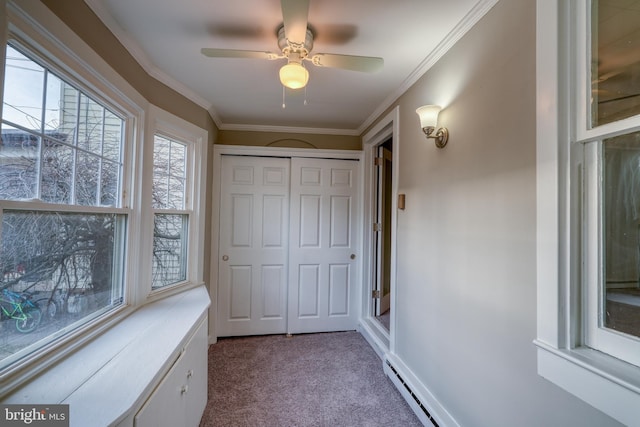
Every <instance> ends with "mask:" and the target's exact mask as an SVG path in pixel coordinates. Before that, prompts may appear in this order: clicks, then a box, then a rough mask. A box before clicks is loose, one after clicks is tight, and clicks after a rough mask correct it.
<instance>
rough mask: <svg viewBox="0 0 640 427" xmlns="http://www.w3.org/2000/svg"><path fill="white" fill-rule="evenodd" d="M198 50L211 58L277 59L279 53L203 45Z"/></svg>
mask: <svg viewBox="0 0 640 427" xmlns="http://www.w3.org/2000/svg"><path fill="white" fill-rule="evenodd" d="M200 52H201V53H202V54H203V55H204V56H209V57H211V58H255V59H278V58H281V57H282V56H281V55H278V54H276V53H272V52H264V51H259V50H237V49H215V48H208V47H203V48H202V49H200Z"/></svg>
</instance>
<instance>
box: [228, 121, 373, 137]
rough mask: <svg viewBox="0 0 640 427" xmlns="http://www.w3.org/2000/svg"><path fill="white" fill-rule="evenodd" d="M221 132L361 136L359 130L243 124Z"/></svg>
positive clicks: (233, 125)
mask: <svg viewBox="0 0 640 427" xmlns="http://www.w3.org/2000/svg"><path fill="white" fill-rule="evenodd" d="M218 128H219V129H220V130H231V131H246V132H283V133H305V134H318V135H344V136H360V134H361V132H360V131H359V130H358V129H327V128H308V127H293V126H268V125H241V124H223V125H221V126H219V127H218Z"/></svg>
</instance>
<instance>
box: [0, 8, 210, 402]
mask: <svg viewBox="0 0 640 427" xmlns="http://www.w3.org/2000/svg"><path fill="white" fill-rule="evenodd" d="M14 38H15V39H17V40H19V41H21V44H23V45H24V46H26V47H27V48H28V49H29V50H31V51H33V52H34V53H35V54H36V55H37V56H38V57H39V58H41V59H42V60H43V61H44V62H45V63H46V64H47V66H48V67H50V68H51V70H53V71H55V72H56V73H57V74H58V75H60V76H64V77H65V78H68V79H69V82H70V83H73V84H76V85H78V86H79V87H81V88H82V90H83V91H85V90H86V93H87V94H90V95H92V96H95V97H96V99H99V100H100V101H101V102H104V104H105V105H106V106H107V107H109V108H110V109H112V110H113V111H115V112H117V113H118V114H119V115H121V116H122V117H124V118H125V121H126V124H125V126H126V133H125V135H124V142H123V147H124V152H123V158H122V162H123V164H124V166H123V173H122V184H121V188H122V202H121V207H120V208H118V209H120V210H122V211H123V212H126V213H127V214H128V220H127V230H126V233H127V237H126V256H125V266H124V277H123V281H124V304H122V305H121V306H120V307H118V309H116V310H112V311H110V312H109V313H108V314H107V315H105V316H102V317H99V318H97V319H95V321H93V322H90V323H89V324H86V325H83V326H82V327H80V328H78V329H76V330H74V331H73V332H72V333H70V334H68V335H66V336H65V337H64V338H63V339H60V340H56V341H54V342H52V343H49V344H48V345H47V346H45V347H43V348H41V349H39V350H37V351H35V352H33V353H31V354H30V355H28V356H27V357H24V358H22V359H20V360H19V361H17V362H16V363H14V364H13V365H11V366H10V368H9V369H6V370H4V371H3V372H1V373H0V396H4V395H6V394H8V393H11V391H12V390H15V389H16V388H17V387H18V386H20V385H21V384H23V383H24V382H25V381H27V380H29V379H31V378H33V377H35V376H36V375H38V374H39V373H41V372H42V371H44V370H46V369H49V368H50V367H51V366H52V365H53V364H54V363H55V362H57V361H60V360H62V359H64V358H66V357H69V356H70V355H71V353H72V352H74V351H77V350H78V349H80V348H81V347H82V346H84V345H85V344H87V343H89V342H94V343H95V342H96V340H100V339H102V338H103V337H102V336H101V335H103V334H105V332H107V331H108V329H109V328H111V327H113V326H115V325H117V324H118V323H120V322H121V321H123V320H124V319H125V318H126V317H127V316H129V315H130V314H131V313H132V312H133V311H135V310H136V309H138V308H140V307H141V306H143V305H145V304H148V303H151V302H153V301H155V300H159V299H161V298H164V297H167V296H169V295H173V294H177V293H179V292H182V291H186V290H188V289H191V288H195V287H196V286H198V285H201V284H202V283H203V268H204V260H203V259H202V258H203V257H202V256H201V254H203V253H204V230H205V206H206V205H205V203H206V188H205V183H206V174H207V172H206V165H207V157H208V154H207V146H208V132H207V131H206V130H204V129H201V128H199V127H197V126H195V125H193V124H191V123H189V122H187V121H185V120H183V119H180V118H178V117H176V116H173V115H172V114H169V113H167V112H165V111H163V110H161V109H159V108H156V107H154V106H150V104H149V103H148V101H147V100H146V99H145V98H144V97H143V96H142V95H140V94H139V93H138V92H137V91H136V90H135V89H134V88H133V87H132V86H131V85H130V84H129V83H128V82H127V81H126V80H124V79H123V78H122V76H120V75H119V74H118V73H117V72H115V71H114V70H113V69H112V68H111V66H110V65H109V64H108V63H107V62H105V61H104V59H102V58H101V57H100V56H99V55H98V54H97V53H95V52H94V51H93V50H92V49H91V48H90V47H89V46H88V45H86V44H85V43H84V42H83V41H82V40H81V39H80V38H79V37H78V36H77V35H76V34H75V33H73V32H72V31H71V30H70V29H69V28H68V27H67V26H66V25H65V24H64V23H63V22H62V21H61V20H59V19H58V18H57V17H55V15H53V13H52V12H51V11H50V10H49V9H48V8H46V6H44V5H43V4H42V3H41V2H39V1H12V0H0V57H1V58H2V59H0V99H2V89H3V84H2V82H3V81H4V76H3V74H4V57H5V52H4V50H5V46H6V43H7V41H8V40H9V39H14ZM1 109H2V104H1V103H0V113H1ZM156 129H159V130H161V131H162V132H163V133H169V134H175V135H177V136H179V137H181V139H185V138H186V139H187V140H189V141H190V143H192V144H193V156H192V157H191V162H192V163H191V165H190V166H191V169H192V172H193V174H192V177H193V181H192V185H191V186H190V192H191V193H190V194H189V198H190V200H191V203H192V204H191V209H192V213H191V215H192V217H191V219H190V224H189V248H188V251H189V254H191V256H189V257H188V259H189V261H188V262H189V265H188V277H187V281H186V282H183V283H182V284H181V285H180V286H172V287H170V289H166V290H165V289H160V290H158V291H157V292H151V261H150V259H151V253H152V252H151V251H152V244H153V242H152V234H153V229H152V227H151V228H149V227H147V226H146V224H149V218H151V219H153V210H152V209H151V206H150V203H149V199H148V198H147V197H150V194H151V184H152V174H153V134H154V132H155V131H156ZM42 204H43V205H46V206H43V208H47V209H49V210H51V209H58V208H60V209H61V210H65V209H67V208H65V206H60V205H49V204H44V203H42ZM2 207H10V206H9V205H8V204H5V203H4V202H3V206H2ZM2 207H0V208H2ZM85 208H86V207H83V208H81V209H82V210H87V211H91V210H92V209H94V208H91V207H89V208H86V209H85ZM99 209H101V208H98V210H99ZM105 339H106V340H107V341H106V342H109V339H108V334H107V335H106V338H105ZM97 368H99V366H94V367H89V368H87V369H85V370H84V373H85V374H87V371H90V370H91V369H97ZM94 373H95V372H94ZM83 378H84V379H86V376H85V377H83ZM76 379H77V378H76Z"/></svg>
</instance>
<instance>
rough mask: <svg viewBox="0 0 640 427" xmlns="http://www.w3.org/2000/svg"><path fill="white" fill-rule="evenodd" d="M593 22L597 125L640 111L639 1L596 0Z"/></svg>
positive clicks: (594, 106)
mask: <svg viewBox="0 0 640 427" xmlns="http://www.w3.org/2000/svg"><path fill="white" fill-rule="evenodd" d="M591 25H592V30H591V34H592V44H593V46H592V61H591V62H592V64H593V65H592V83H591V84H592V126H594V127H595V126H599V125H602V124H605V123H610V122H613V121H616V120H620V119H624V118H627V117H631V116H634V115H636V114H640V56H639V55H638V49H640V1H638V0H629V1H620V0H598V1H594V2H593V10H592V24H591Z"/></svg>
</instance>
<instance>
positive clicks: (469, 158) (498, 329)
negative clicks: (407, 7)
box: [394, 0, 617, 427]
mask: <svg viewBox="0 0 640 427" xmlns="http://www.w3.org/2000/svg"><path fill="white" fill-rule="evenodd" d="M535 15H536V2H535V1H531V0H503V1H500V2H498V3H497V5H496V6H494V8H493V9H492V10H491V11H490V12H489V13H488V14H487V15H486V16H485V17H484V18H483V19H481V20H480V21H479V23H478V24H477V25H476V26H475V27H474V28H472V29H471V30H470V31H469V32H468V33H467V34H466V35H465V36H464V37H463V38H462V39H461V40H460V41H459V42H458V43H457V44H456V45H455V46H454V47H453V48H452V49H451V50H450V51H449V52H448V53H447V54H446V55H444V57H443V58H442V59H441V60H440V61H439V62H438V63H437V64H436V65H435V66H434V67H432V68H431V69H430V70H429V71H428V72H427V73H426V75H424V76H423V77H422V78H421V79H420V80H419V81H418V82H417V83H416V84H415V85H414V86H413V87H411V88H410V89H409V90H408V91H407V92H406V93H405V94H404V95H403V96H402V97H401V98H400V99H399V100H398V102H397V105H399V109H400V124H399V134H400V141H394V144H397V145H398V148H399V159H397V162H396V163H395V164H394V167H397V168H398V169H399V190H398V191H399V192H400V193H405V194H406V210H404V211H399V212H398V224H397V256H398V262H397V300H396V311H397V317H396V329H395V330H396V352H397V356H398V357H399V358H400V359H401V360H402V361H403V362H404V363H405V364H406V365H407V367H408V368H409V369H410V370H411V371H412V372H413V373H414V374H415V375H416V376H417V377H418V378H419V379H420V381H421V382H422V384H424V385H425V387H427V388H428V389H429V390H430V391H431V392H432V393H433V395H434V397H435V398H436V399H437V400H438V401H439V402H441V404H442V405H443V406H444V407H445V408H446V410H447V411H448V412H449V413H450V414H451V415H452V416H453V418H454V419H456V420H457V422H458V423H459V424H460V425H461V426H492V427H496V426H519V427H526V426H531V427H538V426H594V427H595V426H598V427H602V426H613V425H617V423H616V422H615V421H613V420H612V419H610V418H609V417H608V416H606V415H604V414H602V413H601V412H599V411H597V410H595V409H594V408H592V407H591V406H589V405H587V404H586V403H583V402H582V401H580V400H578V399H576V398H574V397H573V396H572V395H570V394H568V393H566V392H565V391H563V390H562V389H560V388H559V387H557V386H555V385H553V384H551V383H549V382H547V381H546V380H544V379H543V378H542V377H540V376H538V375H537V371H536V350H535V346H534V345H533V343H532V341H533V340H534V339H535V337H536V138H535V136H536V135H535V123H536V99H535V66H536V63H535V50H536V45H535ZM432 103H434V104H441V105H442V106H443V107H444V109H443V111H442V113H441V118H440V124H441V125H445V126H447V127H448V128H449V131H450V137H449V143H448V145H447V146H446V147H445V148H444V149H441V150H439V149H437V148H436V147H435V145H434V143H433V141H432V140H430V141H427V140H426V139H425V137H424V135H423V134H422V131H421V129H420V126H419V121H418V117H417V115H416V114H415V109H416V108H417V107H419V106H420V105H424V104H432ZM394 152H395V148H394Z"/></svg>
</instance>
